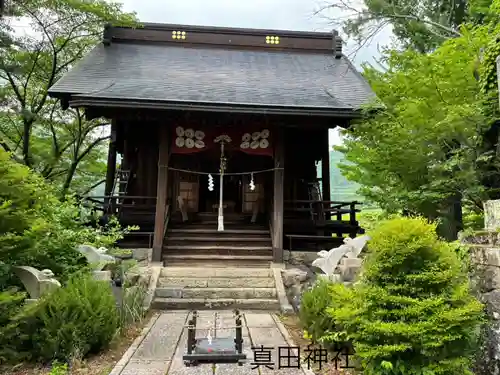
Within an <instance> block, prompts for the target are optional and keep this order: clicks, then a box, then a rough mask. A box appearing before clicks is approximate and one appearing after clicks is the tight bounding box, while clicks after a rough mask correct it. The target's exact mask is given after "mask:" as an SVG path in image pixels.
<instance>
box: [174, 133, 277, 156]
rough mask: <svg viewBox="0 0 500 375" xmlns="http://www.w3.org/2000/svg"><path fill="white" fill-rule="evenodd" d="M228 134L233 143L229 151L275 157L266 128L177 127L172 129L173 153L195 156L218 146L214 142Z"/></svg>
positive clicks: (228, 148) (228, 147) (227, 147)
mask: <svg viewBox="0 0 500 375" xmlns="http://www.w3.org/2000/svg"><path fill="white" fill-rule="evenodd" d="M223 134H227V135H228V136H229V137H230V138H231V142H230V143H228V144H227V145H226V146H225V147H226V150H227V151H235V150H239V151H242V152H245V153H247V154H251V155H263V156H273V145H272V143H271V139H272V137H271V132H270V130H269V129H266V128H259V127H247V128H244V129H238V128H222V127H217V128H196V127H194V126H193V127H183V126H177V127H175V128H173V129H172V146H171V147H172V153H173V154H193V153H197V152H202V151H205V150H208V149H211V148H213V147H215V146H216V144H215V142H214V140H215V139H216V138H217V137H219V136H221V135H223Z"/></svg>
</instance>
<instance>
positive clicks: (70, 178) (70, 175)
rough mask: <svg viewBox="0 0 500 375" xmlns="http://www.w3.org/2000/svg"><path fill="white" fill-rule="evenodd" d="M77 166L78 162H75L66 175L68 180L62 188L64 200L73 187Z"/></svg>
mask: <svg viewBox="0 0 500 375" xmlns="http://www.w3.org/2000/svg"><path fill="white" fill-rule="evenodd" d="M77 166H78V162H77V161H73V162H72V163H71V165H70V166H69V169H68V174H67V175H66V180H65V181H64V185H63V187H62V192H61V195H62V197H63V198H64V197H65V196H66V194H67V193H68V190H69V187H70V186H71V182H72V181H73V177H74V176H75V172H76V167H77Z"/></svg>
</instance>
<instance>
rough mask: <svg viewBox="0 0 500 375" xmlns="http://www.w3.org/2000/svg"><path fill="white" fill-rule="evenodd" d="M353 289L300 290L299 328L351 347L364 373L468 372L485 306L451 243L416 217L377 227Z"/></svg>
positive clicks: (319, 338)
mask: <svg viewBox="0 0 500 375" xmlns="http://www.w3.org/2000/svg"><path fill="white" fill-rule="evenodd" d="M372 237H373V238H372V240H371V241H370V243H369V247H370V251H369V253H368V255H367V258H366V259H365V262H364V265H363V268H362V271H361V277H360V279H359V282H357V283H355V284H354V285H353V287H352V288H348V287H345V286H344V285H328V284H327V283H324V282H323V283H320V284H319V285H317V286H316V287H314V288H313V289H311V290H310V291H309V292H307V293H305V295H304V296H303V299H302V301H303V302H302V305H301V318H302V322H303V324H304V328H305V329H306V330H307V331H308V332H309V333H310V334H311V335H312V337H313V339H314V340H316V341H319V342H323V343H327V344H329V345H332V343H342V344H344V343H345V342H346V341H349V342H351V343H352V344H353V346H354V348H355V351H356V357H357V358H358V360H359V362H360V363H361V365H362V368H363V373H364V374H366V375H382V374H387V375H389V374H391V375H408V374H427V373H429V374H449V375H455V374H472V372H471V370H470V369H471V361H472V359H473V357H474V354H476V353H475V351H476V350H477V348H478V339H479V332H480V325H481V323H482V320H483V306H482V304H481V303H479V302H478V301H477V300H476V299H475V298H474V297H472V296H471V294H470V290H469V281H468V278H467V272H466V269H465V267H464V266H463V265H462V263H461V260H460V258H459V257H458V256H457V253H456V249H455V245H454V244H451V243H447V242H444V241H441V240H439V239H438V237H437V235H436V227H435V224H430V223H428V222H427V221H426V220H425V219H421V218H396V219H392V220H388V221H386V222H384V223H382V224H381V225H380V226H379V227H378V228H377V229H376V230H375V231H374V232H372Z"/></svg>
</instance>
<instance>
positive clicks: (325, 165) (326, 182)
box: [321, 129, 331, 201]
mask: <svg viewBox="0 0 500 375" xmlns="http://www.w3.org/2000/svg"><path fill="white" fill-rule="evenodd" d="M328 138H329V129H326V134H325V135H324V136H323V138H322V146H321V147H322V150H323V157H322V158H321V185H322V190H323V200H324V201H329V200H331V199H330V194H331V193H330V148H331V147H330V142H329V139H328Z"/></svg>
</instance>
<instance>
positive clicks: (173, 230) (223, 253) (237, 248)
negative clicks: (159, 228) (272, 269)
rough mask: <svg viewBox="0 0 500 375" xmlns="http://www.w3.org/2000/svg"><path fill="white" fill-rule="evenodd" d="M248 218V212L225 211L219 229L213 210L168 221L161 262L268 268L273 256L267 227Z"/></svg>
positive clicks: (168, 264)
mask: <svg viewBox="0 0 500 375" xmlns="http://www.w3.org/2000/svg"><path fill="white" fill-rule="evenodd" d="M250 220H251V217H250V216H249V215H244V214H231V213H228V214H225V215H224V231H222V232H219V231H217V214H216V213H199V214H198V216H197V217H196V218H195V220H193V221H190V222H188V223H182V222H177V223H176V222H172V223H170V225H169V228H168V230H167V235H166V238H165V241H164V246H163V262H164V265H165V266H166V267H171V266H173V267H177V266H190V267H197V266H199V267H210V266H212V267H223V266H238V267H242V266H247V267H253V268H258V267H264V268H268V267H269V266H270V262H271V261H272V259H273V258H272V243H271V235H270V232H269V228H268V227H266V226H264V225H261V224H254V223H251V222H250Z"/></svg>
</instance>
